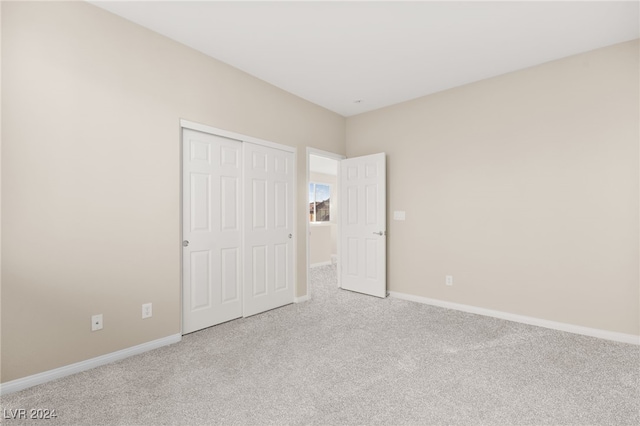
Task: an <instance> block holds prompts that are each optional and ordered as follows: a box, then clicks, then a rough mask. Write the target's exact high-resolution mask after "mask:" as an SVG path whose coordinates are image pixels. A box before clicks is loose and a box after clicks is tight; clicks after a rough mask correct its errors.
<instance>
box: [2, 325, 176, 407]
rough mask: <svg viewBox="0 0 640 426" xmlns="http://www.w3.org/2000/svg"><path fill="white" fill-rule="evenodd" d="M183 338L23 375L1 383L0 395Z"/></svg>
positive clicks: (174, 336)
mask: <svg viewBox="0 0 640 426" xmlns="http://www.w3.org/2000/svg"><path fill="white" fill-rule="evenodd" d="M181 340H182V335H181V334H173V335H171V336H167V337H163V338H161V339H157V340H153V341H151V342H147V343H142V344H140V345H136V346H132V347H130V348H126V349H122V350H119V351H116V352H111V353H109V354H106V355H101V356H98V357H95V358H91V359H88V360H85V361H80V362H76V363H75V364H70V365H65V366H64V367H60V368H55V369H53V370H49V371H45V372H42V373H38V374H34V375H32V376H27V377H23V378H21V379H16V380H12V381H10V382H6V383H2V384H0V395H6V394H9V393H13V392H18V391H21V390H23V389H27V388H30V387H32V386H36V385H40V384H43V383H46V382H50V381H51V380H55V379H59V378H62V377H65V376H70V375H72V374H76V373H80V372H82V371H86V370H90V369H92V368H96V367H99V366H101V365H105V364H110V363H112V362H115V361H120V360H121V359H125V358H128V357H130V356H133V355H138V354H141V353H144V352H148V351H151V350H153V349H158V348H161V347H163V346H167V345H171V344H173V343H178V342H179V341H181Z"/></svg>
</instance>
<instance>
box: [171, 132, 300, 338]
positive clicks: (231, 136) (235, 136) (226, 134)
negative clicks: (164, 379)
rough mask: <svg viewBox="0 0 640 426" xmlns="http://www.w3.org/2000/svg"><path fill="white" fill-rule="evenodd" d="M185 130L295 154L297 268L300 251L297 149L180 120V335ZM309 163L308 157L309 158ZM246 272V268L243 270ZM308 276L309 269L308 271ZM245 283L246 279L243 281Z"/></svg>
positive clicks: (294, 202)
mask: <svg viewBox="0 0 640 426" xmlns="http://www.w3.org/2000/svg"><path fill="white" fill-rule="evenodd" d="M183 129H191V130H196V131H199V132H203V133H209V134H212V135H216V136H222V137H226V138H229V139H235V140H238V141H242V142H251V143H253V144H256V145H262V146H266V147H270V148H275V149H279V150H281V151H286V152H291V153H293V176H294V179H293V215H292V216H293V229H294V232H293V265H294V268H295V265H297V263H298V262H297V257H298V256H297V254H298V253H297V251H298V236H297V235H296V233H295V230H296V229H298V228H297V224H298V215H297V214H296V213H297V211H296V206H297V205H298V199H297V197H298V192H297V181H298V179H297V176H298V170H297V163H298V161H297V158H298V154H297V149H296V148H295V147H292V146H288V145H282V144H279V143H275V142H270V141H267V140H264V139H259V138H255V137H253V136H247V135H243V134H241V133H236V132H231V131H228V130H224V129H219V128H217V127H212V126H208V125H206V124H200V123H196V122H193V121H189V120H184V119H180V224H179V226H180V241H178V244H179V247H180V249H179V250H180V334H182V332H183V324H182V322H183V315H184V312H183V309H182V303H183V300H182V297H183V295H184V282H183V274H184V271H183V268H184V265H183V256H182V241H183V240H184V237H183V235H182V230H183V225H182V223H183V211H182V210H183V207H182V206H183V198H184V194H183V182H182V180H183V166H184V159H183V158H182V151H183V149H182V144H183V143H184V141H183V140H182V134H183V131H182V130H183ZM307 163H308V156H307ZM307 179H308V173H307ZM242 212H243V213H242V218H243V221H244V197H243V201H242ZM243 241H244V237H243ZM243 270H244V268H243ZM307 274H308V269H307ZM296 276H297V273H296V270H295V269H294V271H293V288H294V300H295V289H296V288H297V282H296ZM243 282H244V279H243ZM240 291H241V297H243V298H244V294H242V291H243V289H242V287H241V289H240Z"/></svg>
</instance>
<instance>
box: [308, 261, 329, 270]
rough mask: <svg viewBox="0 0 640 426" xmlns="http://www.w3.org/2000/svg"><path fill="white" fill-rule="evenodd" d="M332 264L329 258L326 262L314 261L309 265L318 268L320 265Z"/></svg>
mask: <svg viewBox="0 0 640 426" xmlns="http://www.w3.org/2000/svg"><path fill="white" fill-rule="evenodd" d="M329 265H331V261H330V260H327V261H326V262H318V263H312V264H311V265H309V267H310V268H316V267H318V266H329Z"/></svg>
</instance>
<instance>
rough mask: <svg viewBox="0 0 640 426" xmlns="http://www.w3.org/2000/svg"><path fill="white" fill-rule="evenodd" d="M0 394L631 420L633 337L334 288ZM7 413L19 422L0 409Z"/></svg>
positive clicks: (193, 407)
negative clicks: (620, 339) (613, 338)
mask: <svg viewBox="0 0 640 426" xmlns="http://www.w3.org/2000/svg"><path fill="white" fill-rule="evenodd" d="M312 275H313V281H312V283H311V288H312V300H311V301H309V302H305V303H301V304H296V305H290V306H286V307H283V308H280V309H276V310H273V311H270V312H266V313H264V314H261V315H257V316H254V317H250V318H246V319H241V320H236V321H232V322H229V323H226V324H222V325H219V326H216V327H212V328H209V329H206V330H203V331H200V332H197V333H193V334H191V335H187V336H185V337H184V339H183V341H182V342H181V343H178V344H175V345H172V346H168V347H165V348H161V349H158V350H155V351H152V352H148V353H146V354H143V355H139V356H135V357H132V358H129V359H126V360H123V361H120V362H117V363H114V364H110V365H106V366H103V367H100V368H96V369H94V370H91V371H87V372H84V373H80V374H77V375H74V376H70V377H66V378H63V379H60V380H56V381H54V382H50V383H47V384H44V385H40V386H37V387H34V388H31V389H27V390H24V391H22V392H19V393H15V394H11V395H7V396H5V397H3V399H2V408H3V409H17V408H27V409H28V408H49V409H52V408H55V409H56V410H57V413H58V418H57V419H56V420H55V421H54V420H50V421H46V422H45V421H42V420H41V421H39V424H63V425H72V424H79V425H94V424H95V425H97V424H108V425H112V424H122V425H125V424H127V425H129V424H130V425H134V424H136V425H137V424H145V425H164V424H183V425H206V424H224V425H261V424H323V425H324V424H328V425H331V424H349V425H356V424H361V425H373V424H388V425H402V424H412V425H428V424H434V425H436V424H437V425H444V424H447V425H515V424H518V425H525V424H536V425H543V424H544V425H569V424H573V425H625V424H628V425H637V424H640V394H639V380H640V378H639V376H640V368H639V367H640V348H639V347H638V346H634V345H627V344H621V343H614V342H609V341H605V340H599V339H596V338H590V337H584V336H578V335H572V334H569V333H563V332H557V331H552V330H547V329H543V328H537V327H533V326H527V325H523V324H517V323H512V322H508V321H503V320H498V319H493V318H487V317H482V316H478V315H472V314H466V313H461V312H456V311H450V310H446V309H442V308H437V307H431V306H426V305H420V304H417V303H412V302H407V301H403V300H398V299H389V298H388V299H384V300H382V299H377V298H373V297H368V296H363V295H359V294H355V293H350V292H347V291H341V290H338V289H337V287H336V281H335V271H334V269H333V267H332V266H326V267H320V268H314V270H313V274H312ZM4 422H6V424H19V423H20V422H17V421H9V420H4Z"/></svg>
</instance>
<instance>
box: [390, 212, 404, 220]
mask: <svg viewBox="0 0 640 426" xmlns="http://www.w3.org/2000/svg"><path fill="white" fill-rule="evenodd" d="M405 217H406V216H405V212H403V211H400V210H398V211H394V212H393V220H404V219H405Z"/></svg>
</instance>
